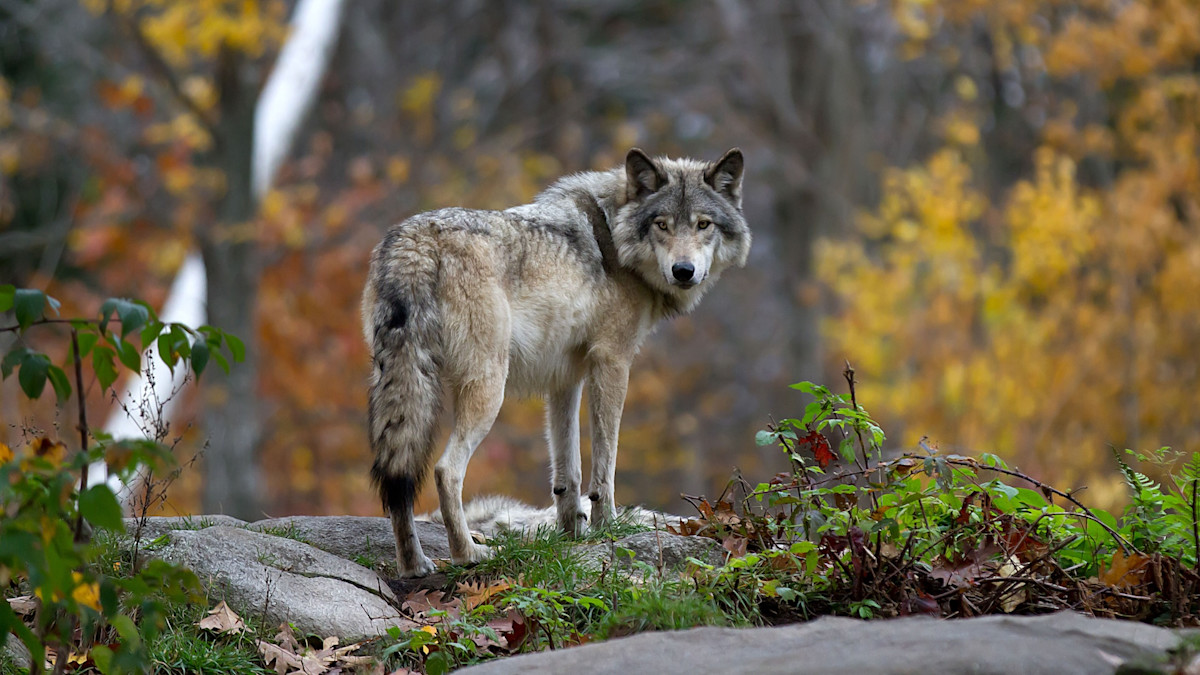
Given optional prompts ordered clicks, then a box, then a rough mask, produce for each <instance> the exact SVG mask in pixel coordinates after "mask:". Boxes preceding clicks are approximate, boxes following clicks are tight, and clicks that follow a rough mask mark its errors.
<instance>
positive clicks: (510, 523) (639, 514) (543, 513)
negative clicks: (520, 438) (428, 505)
mask: <svg viewBox="0 0 1200 675" xmlns="http://www.w3.org/2000/svg"><path fill="white" fill-rule="evenodd" d="M564 496H565V495H564ZM579 500H580V505H579V508H580V512H581V513H582V511H583V510H584V509H585V508H586V507H587V505H586V504H585V503H584V502H585V501H586V500H587V497H586V496H584V495H579ZM463 517H464V518H466V520H467V527H468V529H470V531H471V532H481V533H483V534H485V535H487V536H489V537H490V536H493V535H496V534H499V533H501V532H508V531H514V532H530V531H534V530H537V529H539V528H542V527H550V526H552V525H555V524H556V523H557V522H558V514H557V507H556V506H554V505H551V506H550V507H548V508H544V509H539V508H538V507H536V506H531V505H529V504H526V503H525V502H522V501H521V500H519V499H514V498H512V497H506V496H503V495H484V496H481V497H476V498H474V499H472V500H471V501H469V502H467V503H466V504H463ZM617 518H618V519H620V520H624V521H627V522H630V523H636V524H638V525H644V526H646V527H653V528H659V529H661V528H663V527H664V526H666V525H675V526H678V525H679V524H680V523H681V522H683V521H684V520H686V519H685V518H683V517H681V516H676V515H672V514H669V513H661V512H659V511H651V510H649V509H644V508H642V507H640V506H633V507H626V508H623V509H622V510H621V512H620V513H618V514H617ZM416 519H417V520H425V521H429V522H433V523H442V522H443V521H442V514H441V513H438V512H436V511H435V512H433V513H425V514H422V515H420V516H417V517H416Z"/></svg>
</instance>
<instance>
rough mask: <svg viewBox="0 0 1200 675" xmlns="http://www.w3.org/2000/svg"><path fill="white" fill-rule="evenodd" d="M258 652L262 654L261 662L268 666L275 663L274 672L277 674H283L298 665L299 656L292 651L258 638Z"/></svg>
mask: <svg viewBox="0 0 1200 675" xmlns="http://www.w3.org/2000/svg"><path fill="white" fill-rule="evenodd" d="M258 653H259V654H262V657H263V662H264V663H266V664H267V666H268V667H270V666H271V664H272V663H274V664H275V672H276V673H278V674H279V675H285V673H289V672H291V671H292V669H293V668H299V667H300V657H298V656H296V654H295V653H293V652H290V651H288V650H286V649H283V648H281V647H280V646H279V645H276V644H272V643H270V642H266V641H264V640H259V641H258Z"/></svg>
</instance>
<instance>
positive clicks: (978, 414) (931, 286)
mask: <svg viewBox="0 0 1200 675" xmlns="http://www.w3.org/2000/svg"><path fill="white" fill-rule="evenodd" d="M893 4H894V7H895V8H896V12H897V14H896V17H897V21H898V22H899V23H900V25H901V26H902V28H903V29H904V33H905V35H906V36H907V37H908V38H909V39H910V40H919V39H920V37H921V32H920V31H919V30H914V29H913V28H912V27H905V26H906V23H905V22H911V21H913V19H912V15H913V14H914V13H917V14H919V15H920V16H921V17H923V18H922V21H925V22H928V23H930V24H931V25H941V24H942V23H943V22H948V23H949V24H955V23H956V22H958V23H964V24H965V23H966V22H975V23H973V24H972V25H974V26H979V25H981V24H983V25H986V30H987V31H988V32H989V34H990V35H991V36H992V38H993V39H994V41H995V44H996V53H995V56H994V58H995V60H996V66H997V68H1004V67H1007V65H1008V64H1007V61H1006V60H1007V59H1009V58H1011V54H1010V53H1009V51H1011V48H1012V47H1013V46H1014V45H1024V46H1025V47H1027V48H1028V49H1033V50H1037V53H1040V54H1042V55H1043V56H1044V61H1043V62H1042V63H1044V66H1043V67H1044V75H1045V76H1046V77H1051V78H1063V79H1066V78H1072V81H1074V82H1084V83H1091V85H1090V86H1093V87H1095V88H1097V89H1098V90H1099V91H1101V92H1104V93H1108V94H1109V95H1110V97H1109V99H1108V101H1109V105H1110V109H1109V120H1110V121H1109V122H1108V123H1106V124H1098V123H1097V122H1096V121H1095V120H1085V119H1082V118H1081V116H1080V115H1079V108H1080V105H1077V103H1076V102H1075V101H1073V100H1071V98H1070V97H1069V96H1063V97H1061V98H1060V100H1057V101H1054V102H1053V105H1051V106H1050V107H1049V108H1048V109H1047V111H1046V112H1047V121H1046V123H1045V124H1044V125H1043V126H1042V128H1041V142H1042V145H1041V147H1040V148H1039V149H1038V150H1037V152H1036V153H1035V155H1034V156H1033V157H1032V158H1031V159H1032V161H1031V162H1030V167H1031V168H1030V169H1029V171H1028V173H1027V174H1026V175H1025V176H1024V177H1020V178H1019V179H1017V180H1015V181H1014V182H1012V183H1011V184H1009V185H1007V186H1003V185H1001V186H995V185H987V184H986V182H985V181H984V179H983V178H982V177H981V175H980V172H978V171H977V169H978V168H979V167H981V166H984V165H985V163H986V161H987V157H985V156H981V155H979V153H978V151H977V150H975V149H974V147H973V146H975V144H974V143H972V142H970V140H971V138H970V134H969V132H968V133H967V134H966V135H965V136H964V133H963V130H962V128H961V126H956V125H961V124H963V123H964V122H963V121H964V120H970V119H972V114H973V112H974V111H975V110H976V109H975V107H974V106H975V105H977V104H976V103H975V97H974V95H973V92H974V88H973V87H972V86H969V85H967V84H965V83H963V82H961V81H958V82H955V83H954V87H955V90H956V92H957V93H959V97H958V101H959V102H958V105H959V106H961V108H960V109H957V110H952V111H951V112H950V113H949V115H948V116H947V117H945V119H946V123H945V124H944V125H943V129H942V134H943V139H944V143H945V147H944V148H943V149H941V150H938V151H935V152H934V153H933V154H932V155H930V156H929V157H928V158H927V159H926V160H925V161H923V162H921V163H918V164H917V165H915V166H910V167H907V168H904V169H892V170H890V171H888V172H887V174H886V175H885V177H884V183H883V195H882V198H881V201H880V203H879V205H878V207H877V208H875V209H872V210H871V212H869V213H865V214H862V215H861V217H860V218H859V219H858V223H857V230H858V233H857V236H855V237H851V238H849V239H845V240H838V241H826V242H824V243H822V245H821V247H820V250H819V251H818V255H817V259H818V260H819V261H820V264H819V265H820V268H819V274H820V275H821V277H822V278H823V279H824V280H825V281H826V282H827V283H828V284H829V286H830V287H831V288H832V290H833V291H834V294H835V296H836V298H837V303H838V308H839V311H838V312H837V313H836V314H835V315H834V316H833V318H831V319H830V320H829V321H828V322H827V325H826V326H825V329H826V330H825V332H826V335H827V337H828V339H829V341H830V349H829V351H830V353H831V356H833V357H835V358H836V359H838V360H839V362H840V359H842V358H848V359H849V360H850V361H851V363H853V364H854V366H855V367H856V368H857V369H858V370H859V372H860V376H861V379H862V381H863V383H862V385H860V392H859V400H861V401H863V402H864V405H867V406H868V408H870V409H871V410H872V411H873V412H877V413H878V414H879V415H880V417H882V418H884V419H885V420H886V421H887V422H889V423H890V425H891V426H892V427H893V428H894V429H896V430H897V431H899V432H900V433H898V434H893V435H892V437H893V438H896V439H897V440H899V441H900V443H901V444H902V445H904V446H907V447H911V446H912V445H914V444H915V443H916V441H917V440H918V439H919V438H921V437H922V436H924V435H928V436H930V437H932V438H935V439H936V440H937V441H939V442H940V445H941V447H942V448H943V449H951V448H952V449H962V450H968V451H976V452H978V451H997V452H1000V453H1001V454H1004V455H1007V456H1008V457H1009V458H1010V459H1012V460H1015V461H1017V462H1019V463H1020V464H1021V465H1022V467H1023V468H1025V469H1027V470H1030V471H1032V472H1033V473H1035V474H1037V475H1040V476H1043V477H1045V478H1047V479H1049V480H1053V481H1055V482H1057V483H1059V484H1062V485H1064V486H1066V487H1075V486H1078V485H1082V484H1087V485H1089V487H1090V490H1089V493H1090V498H1091V499H1092V500H1093V501H1094V502H1096V503H1098V504H1101V505H1110V504H1112V503H1113V502H1114V501H1116V500H1117V499H1119V498H1120V494H1121V491H1122V488H1121V486H1120V484H1119V480H1118V479H1117V478H1116V477H1115V475H1114V474H1113V473H1112V472H1111V470H1110V469H1111V466H1110V464H1111V463H1110V460H1109V459H1108V456H1109V453H1110V447H1117V448H1121V447H1140V448H1154V447H1159V446H1161V445H1172V446H1173V447H1175V448H1176V449H1177V450H1182V451H1187V452H1192V451H1200V422H1198V421H1197V418H1196V416H1195V410H1196V409H1198V407H1200V350H1198V349H1197V348H1196V346H1197V345H1200V301H1198V299H1200V236H1197V232H1200V72H1197V69H1196V68H1195V67H1194V65H1191V64H1194V63H1195V59H1196V58H1197V57H1198V56H1200V5H1197V4H1196V3H1194V2H1184V1H1182V0H1178V1H1177V0H1164V1H1162V2H1155V3H1100V2H1085V3H1069V6H1068V3H1062V2H1056V1H1052V0H1043V1H1030V0H1006V1H1004V2H986V3H985V2H982V1H979V2H976V1H975V0H897V2H895V3H893ZM981 18H983V19H985V21H982V22H981V21H980V19H981ZM1029 26H1035V27H1036V28H1034V29H1032V30H1031V29H1030V28H1029ZM1029 61H1031V62H1033V63H1039V62H1038V61H1037V60H1036V59H1029ZM1026 67H1028V64H1026ZM1117 87H1119V88H1120V94H1119V95H1115V94H1113V92H1114V91H1115V90H1116V88H1117ZM968 151H970V152H972V153H975V154H972V155H970V160H968V159H966V156H965V155H964V154H962V153H964V152H968ZM1084 161H1087V162H1089V163H1090V164H1091V166H1093V167H1097V166H1099V167H1101V168H1102V169H1103V170H1102V171H1098V170H1095V169H1093V171H1092V174H1093V175H1092V176H1091V177H1090V178H1089V179H1088V180H1083V179H1081V177H1080V172H1079V166H1080V162H1084ZM1096 175H1099V176H1101V177H1102V180H1097V179H1096V177H1095V176H1096Z"/></svg>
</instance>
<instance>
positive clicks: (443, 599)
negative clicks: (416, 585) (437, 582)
mask: <svg viewBox="0 0 1200 675" xmlns="http://www.w3.org/2000/svg"><path fill="white" fill-rule="evenodd" d="M461 605H462V601H461V600H459V599H458V598H454V597H447V595H446V594H445V593H443V592H441V591H437V590H432V591H431V590H428V589H422V590H419V591H416V592H414V593H410V594H409V596H408V597H407V598H405V599H404V603H403V604H402V605H401V608H402V609H405V610H408V611H409V612H411V613H412V616H413V618H414V619H417V620H429V619H431V618H432V617H430V616H429V614H430V612H435V611H440V612H446V614H447V615H449V616H450V617H452V618H457V617H458V616H459V615H460V614H461V612H462V610H461ZM435 620H436V619H435Z"/></svg>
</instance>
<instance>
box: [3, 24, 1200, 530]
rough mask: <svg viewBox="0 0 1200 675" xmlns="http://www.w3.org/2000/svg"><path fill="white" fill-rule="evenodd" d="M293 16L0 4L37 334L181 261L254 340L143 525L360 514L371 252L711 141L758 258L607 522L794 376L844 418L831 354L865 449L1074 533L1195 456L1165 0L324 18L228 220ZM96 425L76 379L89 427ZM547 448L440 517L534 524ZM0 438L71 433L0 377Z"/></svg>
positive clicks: (754, 456)
mask: <svg viewBox="0 0 1200 675" xmlns="http://www.w3.org/2000/svg"><path fill="white" fill-rule="evenodd" d="M294 9H295V7H294V4H293V3H291V2H283V1H282V0H236V1H234V0H170V1H165V0H111V1H110V0H81V1H80V2H76V1H75V0H0V283H14V284H16V285H18V286H29V287H38V288H43V289H45V290H47V292H49V293H50V294H52V295H54V296H56V297H58V298H60V299H62V300H63V304H64V306H63V310H62V311H63V314H64V315H65V316H74V315H80V314H88V315H91V314H93V313H94V312H96V310H97V308H98V306H99V303H100V301H101V299H102V298H104V297H107V296H110V295H116V296H132V297H136V298H141V299H144V300H146V301H148V302H149V303H150V304H152V305H153V306H155V307H161V306H162V304H163V303H164V302H165V300H166V297H167V294H168V289H169V288H170V286H171V283H172V280H173V279H174V277H175V275H176V274H177V272H178V271H179V269H180V267H181V265H182V264H183V263H184V261H185V259H187V257H188V255H189V252H193V251H195V252H199V253H200V255H201V256H202V259H203V261H204V266H205V268H206V269H207V272H208V283H207V291H208V296H209V299H208V308H207V309H208V320H209V322H211V323H213V324H216V325H218V326H221V327H222V328H224V329H227V330H229V331H231V332H233V333H235V334H237V335H239V336H240V337H242V338H243V339H244V340H245V342H246V343H247V347H248V350H249V352H248V353H249V359H248V363H247V364H244V365H243V366H240V367H236V368H235V369H234V374H233V375H232V376H230V377H224V376H222V375H221V373H219V372H217V371H216V369H210V371H209V372H207V373H205V376H204V381H203V382H202V383H201V386H200V387H199V389H198V390H191V389H189V390H186V391H185V392H184V394H183V398H184V401H183V407H182V412H183V413H184V414H183V419H181V420H179V421H177V422H175V426H174V430H175V431H176V432H177V433H183V434H184V441H183V442H182V443H180V445H179V447H178V452H179V453H180V454H181V459H183V460H186V459H188V458H189V457H190V456H191V455H193V454H194V453H196V452H197V451H198V450H200V449H201V448H202V447H203V446H204V445H205V443H206V441H207V443H208V447H207V449H206V450H205V454H204V457H203V458H202V460H201V461H200V464H199V466H198V467H197V468H196V469H195V470H190V471H187V472H185V473H184V474H183V476H182V478H181V479H180V481H179V482H178V483H176V485H175V486H174V488H173V490H172V493H171V499H170V502H169V504H168V505H167V506H166V507H165V508H166V509H167V510H168V511H171V512H199V511H205V512H212V511H225V512H227V513H233V514H234V515H238V516H241V517H244V518H256V517H260V516H261V515H262V514H272V515H283V514H288V513H351V514H364V515H374V514H378V513H380V507H379V504H378V499H377V497H376V495H375V493H374V491H373V490H372V489H371V488H370V486H369V482H368V468H369V466H370V462H371V458H370V451H369V448H368V445H367V440H366V435H365V394H366V387H365V383H366V378H367V372H368V355H367V353H366V350H365V347H364V345H363V341H362V337H361V329H360V322H359V314H358V307H359V297H360V292H361V288H362V285H363V281H364V279H365V274H366V263H367V256H368V253H369V251H370V249H371V247H372V246H373V245H374V244H375V243H376V242H377V241H378V239H379V238H380V235H381V233H382V232H383V231H384V229H385V228H386V227H387V226H388V225H389V224H391V223H393V222H395V221H398V220H400V219H402V218H404V217H406V216H408V215H410V214H412V213H415V212H417V211H422V210H427V209H432V208H437V207H442V206H449V205H462V206H468V207H476V208H504V207H507V206H511V205H515V204H518V203H522V202H525V201H527V200H528V199H529V198H530V197H532V196H533V195H534V194H536V193H537V192H538V191H539V190H541V189H542V188H543V187H545V186H546V185H547V184H548V183H550V182H551V181H553V180H554V179H555V178H556V177H558V176H560V175H562V174H564V173H567V172H573V171H580V170H587V169H594V168H608V167H611V166H614V165H616V164H618V163H620V162H621V161H622V158H623V156H624V153H625V151H626V150H627V149H628V148H629V147H630V146H634V145H636V146H640V147H642V148H645V149H646V150H648V151H649V152H651V153H655V154H668V155H692V156H696V157H700V158H706V159H715V158H717V157H718V156H719V155H720V153H721V152H723V151H724V150H726V149H727V148H729V147H731V146H740V147H741V148H742V149H743V150H744V152H745V154H746V158H747V170H748V174H747V178H746V196H745V208H746V212H747V216H748V219H749V221H750V223H751V227H752V228H753V230H754V236H755V244H754V249H753V251H752V253H751V257H750V262H749V264H748V266H747V269H745V270H737V271H731V272H729V273H728V274H726V275H725V277H724V278H723V279H722V281H721V283H720V284H718V285H717V287H716V288H715V290H714V291H713V292H711V293H710V294H709V295H708V297H706V299H705V301H704V302H703V303H701V305H700V307H699V309H698V310H697V311H696V312H695V313H694V314H693V315H692V316H688V317H684V318H680V319H676V320H674V321H672V322H670V323H669V324H667V325H664V326H663V327H662V328H661V329H660V330H659V331H658V332H657V333H656V334H655V335H654V336H653V337H652V338H651V340H650V341H649V343H648V344H647V345H646V347H645V348H644V349H643V352H642V354H641V356H640V357H639V359H638V362H637V363H636V364H635V366H634V369H633V377H632V382H631V385H630V389H629V398H628V401H627V403H626V406H625V415H624V421H623V425H622V428H621V439H620V447H621V452H620V456H619V463H618V480H617V499H618V501H619V502H622V503H630V502H642V503H646V504H648V505H651V506H657V507H665V508H668V509H672V510H676V511H680V510H683V509H685V508H686V507H685V505H684V504H682V502H680V501H679V499H678V494H679V493H680V492H687V493H692V494H697V493H705V494H708V495H710V496H712V495H715V494H716V493H719V492H720V491H721V489H722V487H723V486H724V484H725V482H726V481H727V480H728V478H729V477H730V476H731V475H732V473H733V472H734V470H735V468H736V469H740V470H741V471H742V472H743V473H744V474H745V475H746V476H747V477H749V478H750V479H751V480H752V481H753V480H766V479H767V478H768V477H769V476H771V475H772V474H774V473H775V471H776V470H777V464H776V461H777V460H778V459H779V458H777V457H775V456H774V454H775V453H776V452H777V451H774V450H772V449H770V448H762V449H759V448H756V447H755V445H754V440H753V432H754V431H755V430H756V429H759V428H763V427H764V426H765V425H766V424H767V423H769V422H770V420H771V419H772V418H780V417H787V416H792V415H794V414H797V413H798V412H799V410H800V407H801V406H802V405H803V403H804V401H803V400H802V399H801V397H800V395H799V394H798V393H797V392H794V391H792V390H789V389H788V388H787V387H786V385H788V384H790V383H792V382H796V381H799V380H802V379H811V380H815V381H820V382H823V383H825V384H828V385H830V386H831V387H832V388H833V389H834V390H835V391H843V390H844V384H843V383H842V380H841V375H840V373H841V369H842V367H843V364H844V362H845V361H846V360H847V359H848V360H849V361H850V362H851V363H852V364H853V365H854V366H855V368H856V369H857V371H858V379H859V381H860V383H861V384H860V388H859V390H858V399H859V401H860V403H862V405H864V406H865V407H866V408H867V409H868V410H869V411H871V412H872V413H873V414H874V415H875V416H876V417H877V418H878V419H879V420H880V421H881V422H882V424H883V426H884V428H885V429H886V430H887V431H888V433H889V441H888V447H889V448H890V449H891V450H892V451H896V452H899V451H904V450H909V449H913V448H914V447H915V446H916V443H917V442H918V440H919V439H920V438H922V437H923V436H928V437H929V438H930V439H931V441H932V442H934V443H936V444H938V445H939V446H940V447H941V448H942V449H943V450H954V451H959V452H964V453H978V452H983V451H988V452H996V453H998V454H1001V455H1002V456H1005V457H1006V458H1008V459H1009V460H1010V461H1011V462H1013V463H1015V464H1017V465H1019V466H1020V467H1021V468H1022V469H1023V470H1025V471H1027V472H1029V473H1031V474H1033V475H1036V476H1038V477H1040V478H1042V479H1044V480H1047V481H1050V482H1053V483H1055V484H1058V485H1060V486H1062V487H1064V488H1073V487H1078V486H1080V485H1087V486H1089V490H1088V492H1087V497H1086V499H1087V500H1089V501H1091V502H1092V503H1095V504H1097V505H1105V506H1107V505H1111V504H1112V503H1113V502H1114V501H1116V500H1119V499H1120V493H1121V489H1122V488H1121V483H1120V479H1119V477H1118V476H1117V474H1116V472H1115V466H1114V464H1113V462H1112V460H1111V450H1110V448H1111V447H1116V448H1118V449H1120V448H1126V447H1130V448H1142V449H1150V448H1157V447H1159V446H1161V445H1171V446H1173V447H1175V448H1176V449H1178V450H1185V451H1198V450H1200V416H1198V415H1197V410H1200V371H1198V368H1200V3H1197V2H1196V1H1195V0H1143V1H1141V2H1138V1H1134V0H1080V1H1076V2H1066V1H1063V0H857V1H853V0H763V1H757V0H756V1H754V2H751V1H749V0H713V1H711V2H683V1H678V0H650V1H641V0H590V1H583V0H537V1H528V2H527V1H524V0H486V1H485V0H443V1H441V2H410V1H407V0H352V1H350V2H346V3H344V6H343V7H341V9H340V10H339V11H340V12H341V15H340V18H341V21H340V23H339V24H337V31H336V47H335V50H334V51H333V55H332V59H331V60H330V61H329V63H328V66H327V68H325V70H324V72H323V73H321V74H320V79H319V85H320V86H319V90H318V91H319V95H318V98H317V100H316V102H315V103H314V104H313V105H312V107H311V111H310V113H309V114H308V115H307V116H306V117H305V122H304V124H303V126H302V127H301V129H300V130H299V132H298V133H297V134H296V136H295V140H294V142H293V143H292V144H291V146H290V151H289V152H287V154H286V159H285V161H284V162H283V163H282V166H281V168H280V170H279V172H278V174H277V176H276V177H275V179H274V181H273V182H272V184H271V185H270V189H269V190H265V189H264V190H262V191H259V192H256V191H255V190H253V189H252V186H251V185H250V183H251V178H250V176H251V171H250V169H249V167H250V163H251V151H250V148H252V147H253V134H254V133H255V127H254V124H253V123H252V120H253V114H254V111H255V105H256V103H257V101H258V97H259V95H260V92H261V89H262V87H263V84H264V82H265V81H266V80H267V77H268V74H269V73H270V71H271V69H272V68H273V66H274V64H275V63H276V60H277V56H278V54H279V52H280V49H281V47H282V46H283V45H285V44H286V42H287V40H288V38H289V29H288V22H289V21H290V20H291V18H292V15H293V11H294ZM5 323H6V325H7V323H11V321H6V322H5ZM11 339H12V338H11V335H10V334H3V335H0V340H4V341H6V342H3V343H0V350H3V351H6V350H7V349H8V348H9V346H10V342H8V341H11ZM61 342H62V341H61V340H60V341H59V343H57V344H61ZM41 347H42V348H44V349H47V350H53V349H54V345H53V344H49V345H41ZM62 356H63V352H62V351H59V352H58V353H57V357H58V358H62ZM14 379H15V378H14ZM109 403H110V402H109V401H106V400H104V397H103V396H102V395H101V394H100V392H99V387H97V386H94V385H93V388H92V392H91V395H90V399H89V405H90V406H91V407H92V410H93V412H92V415H93V416H95V418H97V419H103V418H104V415H105V414H106V413H105V411H106V410H108V408H109ZM542 417H543V413H542V405H541V402H540V401H526V402H520V401H510V402H509V403H507V404H506V406H505V408H504V411H503V413H502V416H501V419H500V421H499V422H498V423H497V425H496V427H495V428H494V430H493V432H492V433H491V435H489V436H488V438H487V439H486V440H485V441H484V443H483V445H482V446H481V447H480V449H479V451H478V452H477V454H476V455H475V459H474V460H473V462H472V466H471V469H470V470H469V471H468V474H467V485H466V490H465V491H466V493H467V494H480V493H486V492H500V493H506V494H511V495H515V496H518V497H522V498H524V499H526V500H528V501H531V502H533V503H536V504H547V503H549V500H550V497H549V494H548V492H549V489H548V483H547V479H546V475H547V471H546V468H545V467H546V465H547V457H546V451H545V444H544V440H543V438H542V431H541V424H542ZM0 421H2V422H3V423H4V427H3V428H0V436H2V437H0V441H6V442H8V443H9V444H11V445H13V446H14V447H15V446H16V445H18V444H19V443H20V440H21V438H22V434H23V433H26V432H24V431H22V428H23V427H24V428H28V427H35V428H36V427H41V428H49V427H51V426H61V427H62V428H63V430H64V431H65V430H69V428H70V425H71V422H70V420H69V419H67V417H66V416H61V415H60V416H56V414H55V412H54V408H53V401H52V397H51V396H43V398H42V400H40V401H38V402H36V403H34V404H30V403H28V402H27V401H25V400H24V399H23V397H22V396H20V394H19V390H18V388H17V386H16V383H15V382H12V381H9V382H5V383H4V386H3V389H0ZM62 435H63V437H64V438H66V439H69V438H71V435H70V434H69V433H63V434H62ZM584 451H585V465H586V462H587V459H586V453H587V448H586V440H585V450H584ZM218 488H219V489H218ZM435 507H436V499H435V498H434V497H433V494H432V492H430V493H427V494H426V495H425V496H424V497H423V498H422V500H421V502H420V504H419V505H418V508H423V509H433V508H435Z"/></svg>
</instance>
